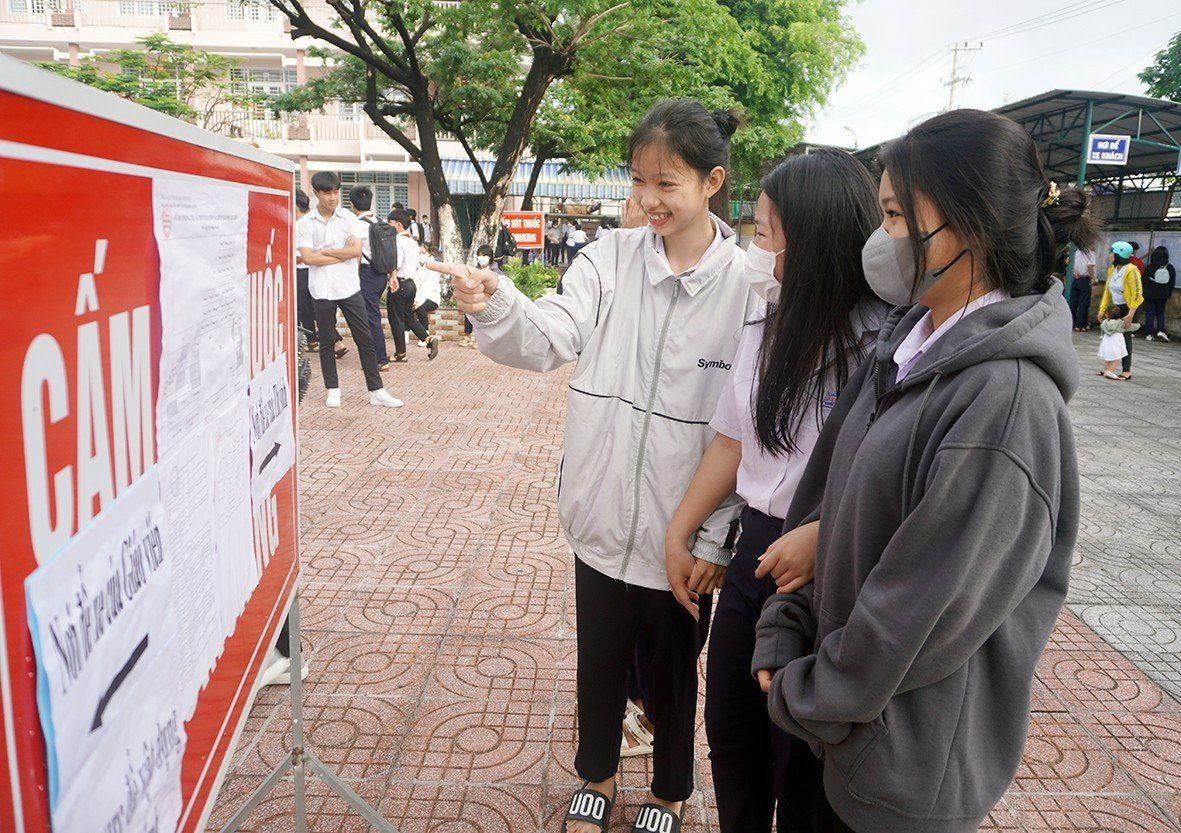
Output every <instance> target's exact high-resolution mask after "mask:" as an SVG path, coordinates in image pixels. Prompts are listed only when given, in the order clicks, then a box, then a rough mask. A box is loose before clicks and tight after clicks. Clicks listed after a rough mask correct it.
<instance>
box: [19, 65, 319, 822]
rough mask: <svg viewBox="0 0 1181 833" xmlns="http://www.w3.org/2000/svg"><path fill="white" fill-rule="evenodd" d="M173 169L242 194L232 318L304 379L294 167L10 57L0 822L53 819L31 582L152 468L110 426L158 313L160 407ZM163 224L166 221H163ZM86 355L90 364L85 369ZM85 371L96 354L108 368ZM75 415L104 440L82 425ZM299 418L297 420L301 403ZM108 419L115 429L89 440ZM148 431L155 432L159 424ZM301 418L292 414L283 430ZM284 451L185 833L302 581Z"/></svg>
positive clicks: (155, 392)
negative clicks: (299, 357) (164, 256)
mask: <svg viewBox="0 0 1181 833" xmlns="http://www.w3.org/2000/svg"><path fill="white" fill-rule="evenodd" d="M163 181H167V182H172V183H182V184H184V183H188V184H191V185H194V186H198V185H200V186H209V187H216V188H230V189H234V190H235V191H236V192H237V193H239V194H241V193H244V194H245V195H246V196H245V199H244V200H243V201H242V203H241V204H242V205H243V206H245V209H244V210H246V211H247V212H248V214H247V220H246V232H245V233H246V241H247V242H246V245H245V249H246V252H245V269H246V271H245V273H244V274H241V281H242V282H244V283H246V284H247V290H246V292H247V294H248V316H247V317H246V320H243V321H242V322H241V327H242V328H243V333H242V338H243V339H244V341H245V342H247V343H248V345H249V348H248V359H247V361H248V364H249V374H250V376H251V377H257V374H259V373H260V372H261V371H262V369H263V368H264V367H267V366H268V365H269V366H270V367H271V369H272V370H277V369H278V368H276V367H275V365H274V362H275V361H276V360H277V359H278V358H279V357H282V356H284V355H285V356H286V359H287V366H286V370H285V376H286V379H287V390H288V391H290V392H294V391H295V390H296V381H295V368H294V362H295V326H294V309H295V298H294V292H293V287H294V281H293V280H292V277H291V276H292V275H293V265H294V264H293V257H292V237H291V233H292V232H291V225H292V216H293V215H292V210H293V202H294V199H293V175H292V166H291V164H290V163H289V162H287V161H285V160H282V159H279V158H277V157H273V156H270V155H268V154H264V153H261V152H260V151H257V150H256V149H254V148H251V147H248V146H245V145H243V144H240V143H237V142H233V141H232V140H229V139H224V138H221V137H217V136H214V135H212V134H209V133H206V132H204V131H201V130H198V129H196V128H194V127H191V126H189V125H186V124H182V123H180V122H178V121H176V120H173V119H171V118H168V117H165V116H162V115H160V114H157V113H153V112H151V111H148V110H146V109H144V108H141V107H139V106H137V105H133V104H130V103H128V102H125V101H121V100H120V99H118V98H116V97H114V96H111V95H108V94H105V93H99V92H97V91H94V90H91V89H89V88H86V87H83V86H82V85H78V84H75V83H73V82H70V81H66V80H64V79H61V78H58V77H56V76H53V75H51V74H49V73H46V72H43V71H41V70H37V69H34V68H31V67H29V66H28V65H25V64H22V63H20V62H17V61H13V60H11V59H8V58H5V57H3V56H0V184H2V186H3V196H4V202H5V208H6V215H7V216H6V219H5V222H4V230H3V232H0V235H2V236H3V239H4V248H5V249H6V258H5V263H4V267H3V269H2V270H0V297H3V298H4V313H3V315H4V333H5V337H4V338H3V339H2V340H0V389H2V390H4V391H6V392H7V393H6V395H5V396H4V397H2V398H0V456H2V458H3V459H4V461H5V464H6V467H7V470H8V471H9V472H10V473H11V475H12V477H11V478H10V488H9V493H8V497H7V498H6V500H5V501H3V504H2V505H3V508H2V509H0V513H2V514H0V529H2V531H3V539H4V544H3V554H2V557H0V652H2V655H0V706H2V714H0V830H2V831H13V833H25V832H26V831H27V832H28V833H43V831H48V830H50V826H51V815H50V806H49V804H50V801H49V785H48V783H47V775H46V772H47V769H46V756H47V747H46V740H45V737H44V735H43V732H42V729H41V722H40V718H39V714H38V706H37V702H38V701H37V689H36V685H37V681H36V673H35V669H36V663H35V660H34V655H33V646H32V642H33V637H32V636H31V634H30V626H29V621H28V618H27V609H26V588H25V580H26V578H27V577H28V576H29V575H30V573H32V572H33V571H34V570H35V569H36V568H37V567H38V566H39V565H44V564H45V563H46V562H47V561H49V560H51V559H52V558H53V557H54V554H55V552H60V551H61V548H62V547H64V546H65V545H66V544H68V542H69V541H70V540H73V539H74V537H75V536H77V535H78V534H79V533H81V532H83V531H84V529H85V527H86V525H87V524H88V523H96V522H97V521H98V520H101V518H102V517H103V512H104V511H105V510H106V509H107V505H108V503H112V502H117V500H118V496H119V494H122V489H123V488H124V487H127V486H129V485H134V482H133V483H130V484H129V483H127V482H126V481H127V480H128V479H129V473H130V475H131V476H134V475H135V473H136V471H137V469H146V468H148V467H149V466H152V465H155V464H157V463H159V460H158V459H156V454H157V453H159V448H157V445H156V443H155V442H154V441H153V442H151V443H150V444H147V443H145V445H144V446H143V447H144V448H145V449H149V451H150V453H151V457H150V458H149V459H147V460H145V461H143V463H142V464H141V465H140V466H139V467H136V466H135V465H132V466H131V467H130V468H128V465H127V454H128V451H127V447H128V439H127V438H126V437H117V436H115V430H114V427H115V426H117V425H124V426H125V425H126V424H127V420H128V410H127V409H128V401H129V400H127V401H121V400H120V398H119V396H118V395H117V394H118V392H119V390H122V391H123V394H122V395H123V396H124V397H126V396H127V395H128V394H127V388H126V385H125V380H124V381H123V382H120V381H117V380H116V379H115V376H116V375H118V374H117V373H116V371H115V368H114V359H113V356H114V354H115V353H116V352H117V346H116V344H115V341H113V340H112V339H114V338H115V336H114V335H113V333H115V331H116V330H117V329H118V328H119V326H120V325H122V326H123V327H124V331H125V330H126V322H127V321H128V320H146V321H148V322H150V326H148V327H147V328H146V329H145V330H143V332H142V333H141V335H142V336H143V338H142V342H143V343H142V344H141V345H140V346H141V347H142V348H143V356H144V357H145V360H147V357H148V356H149V355H150V366H151V371H150V378H151V384H150V391H140V394H141V395H142V396H143V397H145V400H144V408H145V409H146V408H147V407H148V404H147V399H146V398H147V397H150V404H151V408H152V409H153V410H152V412H153V413H155V408H156V406H157V404H158V403H157V397H158V396H159V394H160V388H161V378H160V362H161V354H162V351H163V350H164V347H163V345H164V340H163V332H162V315H161V313H162V299H161V284H162V277H161V254H160V250H159V249H158V248H157V238H156V236H155V234H156V231H155V229H156V228H159V226H154V221H155V222H157V223H158V222H161V218H159V217H154V212H153V187H154V183H159V182H163ZM156 187H159V186H158V185H157V186H156ZM162 222H163V223H164V227H165V228H170V227H171V223H172V219H171V218H168V219H165V220H163V221H162ZM99 241H104V242H99ZM100 261H101V262H100ZM129 314H131V318H130V319H129V317H128V316H129ZM144 315H146V318H143V316H144ZM136 316H139V318H136ZM34 344H36V345H37V348H36V349H38V350H42V351H43V352H44V353H45V355H49V356H59V355H60V362H59V361H57V360H55V361H54V362H50V367H49V369H48V370H46V369H44V368H43V367H42V368H41V369H40V370H36V372H34V371H33V370H30V368H31V367H32V366H33V365H32V360H31V359H30V358H29V357H30V355H31V351H32V350H33V349H34ZM96 346H97V350H98V354H99V356H98V358H97V364H95V361H96V360H95V356H94V355H93V351H94V350H95V347H96ZM149 350H150V353H149ZM108 354H109V355H108ZM83 362H85V363H86V366H87V367H90V368H92V371H91V375H90V377H89V379H90V381H89V382H87V383H85V384H84V383H83V382H82V380H81V376H80V373H81V371H80V367H81V365H82V363H83ZM94 367H102V372H101V374H96V373H95V372H93V368H94ZM31 374H32V375H31ZM38 374H40V375H38ZM145 374H146V371H145ZM283 375H284V374H283V373H282V372H281V373H280V374H279V378H280V379H281V378H282V376H283ZM144 378H146V376H145V377H144ZM112 385H115V386H116V387H115V390H114V393H113V389H112ZM120 385H123V387H122V388H120V387H119V386H120ZM116 411H118V413H116ZM143 413H147V411H146V410H145V411H143ZM285 413H286V412H285ZM83 418H85V419H86V423H85V424H86V425H89V426H91V428H92V430H93V436H92V435H91V433H90V432H88V431H87V429H86V428H85V427H82V428H80V427H79V425H80V422H79V421H80V419H83ZM290 419H291V420H292V422H293V423H294V420H295V407H294V403H293V404H292V405H291V408H290ZM100 426H103V427H105V431H104V432H103V433H105V435H106V436H105V437H101V438H99V437H98V436H97V433H98V432H99V430H100V428H99V427H100ZM149 427H150V428H154V429H158V428H159V425H158V420H156V421H153V422H152V423H150V424H149ZM244 430H245V429H244ZM84 433H85V434H87V436H86V437H85V438H83V437H82V436H81V434H84ZM293 433H294V425H293V426H292V431H291V433H289V434H288V436H291V434H293ZM152 436H153V440H154V439H155V433H154V432H153V435H152ZM100 439H101V440H102V441H101V442H100V441H99V440H100ZM268 443H269V440H268ZM83 446H85V449H84V448H83ZM96 449H98V450H99V451H101V452H102V454H99V453H98V452H97V451H95V450H96ZM289 453H291V454H293V453H294V451H293V450H292V451H291V452H289ZM83 457H85V458H86V459H83ZM235 459H236V458H235ZM251 465H252V466H254V467H258V466H259V465H262V463H261V462H260V461H259V460H253V461H252V463H251ZM288 465H290V468H289V469H288V470H287V471H286V473H285V474H284V475H283V476H282V477H281V479H279V480H278V481H277V482H275V483H274V484H273V485H272V486H270V487H268V489H269V491H268V493H267V495H265V496H264V497H262V498H260V499H259V502H258V503H255V504H252V505H251V508H250V510H249V515H250V518H251V526H250V527H249V530H250V533H252V534H253V542H252V543H253V547H252V551H250V552H245V553H242V556H243V557H244V558H249V559H253V562H254V566H255V568H256V572H257V578H256V581H257V583H256V584H254V585H253V590H252V591H250V592H248V593H246V594H245V595H244V596H243V602H242V604H243V605H244V607H242V608H241V613H240V615H238V616H237V619H236V622H235V623H234V627H233V630H232V633H231V634H230V635H229V636H228V638H226V639H225V641H224V643H223V644H222V649H221V651H220V656H219V657H218V658H217V660H216V663H215V664H214V665H213V666H212V670H211V671H209V673H208V680H207V682H204V684H203V687H201V689H200V691H199V694H197V695H196V705H195V708H194V709H193V712H192V717H191V718H190V719H189V720H187V721H185V722H184V724H183V725H184V733H185V735H187V745H185V747H184V752H183V757H182V758H181V759H180V760H181V763H180V784H181V798H182V810H181V814H180V820H179V824H178V828H177V829H179V830H182V831H186V833H190V832H191V831H196V830H198V829H200V826H201V825H203V823H204V820H205V818H206V817H207V815H208V812H209V809H210V805H211V802H212V798H213V797H214V796H215V795H216V791H217V786H218V784H219V781H220V778H221V777H222V775H223V773H224V769H225V767H226V765H227V764H228V762H229V756H230V753H231V751H232V749H233V745H234V742H235V740H236V738H237V736H238V733H239V732H240V730H241V727H242V725H243V722H244V721H245V718H246V715H247V713H248V712H249V707H250V703H251V699H252V696H253V693H254V691H255V685H256V682H257V677H258V674H259V671H260V669H261V666H262V663H263V660H264V659H265V657H266V655H267V652H268V650H269V648H270V646H271V645H273V644H274V640H275V638H276V635H277V632H278V630H279V628H280V627H281V625H282V622H283V617H284V615H285V613H286V610H287V608H288V605H289V604H290V601H291V598H292V594H293V591H294V588H295V583H296V579H297V574H298V536H297V530H298V523H297V518H298V506H297V494H296V467H295V466H294V465H291V464H290V463H288ZM84 471H85V472H86V474H85V478H86V479H87V481H88V482H91V483H93V482H94V481H95V478H96V477H98V478H99V479H100V480H101V479H102V476H103V475H102V474H101V472H102V471H106V472H114V475H113V477H114V482H115V483H116V490H117V491H116V492H112V493H109V494H106V493H103V492H102V491H101V490H99V491H98V492H93V491H92V493H91V494H90V495H89V496H86V495H84V494H80V489H79V482H80V478H82V477H83V476H84V475H83V472H84ZM96 471H98V472H100V474H99V475H96V474H95V472H96ZM272 471H274V469H272ZM107 476H108V477H110V475H107ZM251 476H253V475H251ZM92 518H93V519H94V520H91V519H92Z"/></svg>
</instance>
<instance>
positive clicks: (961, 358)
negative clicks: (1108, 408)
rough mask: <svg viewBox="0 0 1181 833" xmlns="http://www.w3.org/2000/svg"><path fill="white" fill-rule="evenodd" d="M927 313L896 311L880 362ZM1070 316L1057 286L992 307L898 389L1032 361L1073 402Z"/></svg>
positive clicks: (951, 335) (969, 320)
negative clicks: (1002, 363) (977, 368)
mask: <svg viewBox="0 0 1181 833" xmlns="http://www.w3.org/2000/svg"><path fill="white" fill-rule="evenodd" d="M927 312H928V309H927V307H924V306H922V305H920V304H916V305H914V306H912V307H898V308H896V309H895V310H894V311H893V312H891V313H890V315H889V316H888V317H887V319H886V322H885V324H883V325H882V330H881V332H880V333H879V335H878V342H877V360H878V361H891V360H892V359H893V357H894V353H895V351H896V350H897V349H898V347H899V346H900V345H901V344H902V342H903V340H905V338H906V336H907V334H908V333H909V332H910V331H911V329H912V328H913V327H914V326H915V325H916V324H917V323H918V322H919V320H920V319H921V318H922V317H923V316H924V315H926V314H927ZM1071 323H1072V319H1071V315H1070V308H1069V307H1068V306H1067V304H1066V299H1065V298H1063V297H1062V286H1061V285H1060V284H1059V283H1058V282H1056V281H1055V282H1054V284H1053V285H1052V286H1051V287H1050V288H1049V289H1047V290H1046V291H1045V292H1044V293H1035V294H1033V295H1023V296H1021V297H1020V298H1010V299H1008V300H1005V301H999V302H997V303H995V304H989V305H988V306H986V307H983V308H982V309H979V310H976V311H975V312H973V313H972V314H971V315H969V316H967V317H966V318H964V319H963V320H962V321H960V322H958V323H957V324H956V325H955V326H953V327H952V328H951V329H950V330H948V331H947V333H946V334H945V335H944V336H943V337H942V338H940V339H939V341H937V342H935V344H934V346H933V347H932V348H931V350H930V352H929V353H927V354H926V355H924V356H923V358H922V359H921V360H920V363H919V365H918V366H917V367H916V368H915V369H914V370H913V371H912V372H911V373H910V375H908V376H907V377H906V378H905V379H904V380H903V381H902V383H901V384H900V385H899V388H900V389H901V388H909V387H913V386H915V385H921V384H924V383H925V382H928V381H930V379H931V378H932V377H933V376H935V375H936V374H938V375H940V376H948V375H950V374H952V373H956V372H958V371H960V370H963V369H965V368H967V367H971V366H973V365H977V364H982V363H984V362H988V361H995V360H999V359H1028V360H1029V361H1032V362H1033V363H1034V364H1036V365H1037V366H1038V367H1040V368H1041V369H1042V370H1043V371H1045V373H1046V374H1047V375H1048V376H1049V377H1050V378H1051V379H1053V380H1054V384H1055V385H1057V386H1058V390H1059V391H1060V392H1061V393H1062V398H1063V399H1064V400H1066V401H1068V402H1069V401H1070V398H1071V396H1073V395H1074V392H1075V390H1077V389H1078V386H1079V379H1080V374H1079V364H1078V357H1077V355H1076V354H1075V352H1074V346H1073V344H1072V343H1071V338H1070V332H1071Z"/></svg>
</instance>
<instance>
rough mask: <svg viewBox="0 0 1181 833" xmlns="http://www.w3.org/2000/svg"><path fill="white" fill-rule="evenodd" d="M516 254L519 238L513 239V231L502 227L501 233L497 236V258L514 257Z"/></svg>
mask: <svg viewBox="0 0 1181 833" xmlns="http://www.w3.org/2000/svg"><path fill="white" fill-rule="evenodd" d="M516 253H517V238H515V237H513V234H512V232H511V231H509V230H508V229H507V228H505V227H504V226H501V227H500V233H499V234H497V235H496V257H497V258H502V257H512V256H513V255H515V254H516Z"/></svg>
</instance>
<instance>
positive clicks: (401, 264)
mask: <svg viewBox="0 0 1181 833" xmlns="http://www.w3.org/2000/svg"><path fill="white" fill-rule="evenodd" d="M312 191H313V193H314V194H315V197H316V205H315V206H314V207H313V206H311V204H310V200H308V198H307V195H306V194H304V193H303V191H302V190H301V191H298V192H297V193H296V225H295V236H296V241H295V246H296V252H297V269H296V275H297V293H298V298H297V304H298V312H299V325H300V327H301V328H302V329H304V330H305V331H306V332H307V333H308V340H309V349H313V350H316V351H317V352H318V353H319V355H320V370H321V373H322V375H323V377H324V387H325V388H327V390H328V395H327V399H326V400H325V404H326V405H327V406H328V407H330V408H338V407H340V405H341V393H340V384H339V381H338V376H337V372H336V360H337V359H338V358H341V357H342V356H343V355H344V354H345V353H346V352H347V351H346V349H345V348H343V347H338V346H337V344H338V343H339V342H340V340H341V339H340V335H339V334H338V333H337V330H336V316H337V311H338V310H339V311H340V313H341V314H342V315H343V316H344V319H345V323H346V324H347V325H348V328H349V333H350V335H351V336H352V338H353V343H354V344H355V345H356V348H357V356H358V358H359V359H360V362H361V369H362V370H363V371H364V373H365V384H366V387H367V388H368V389H369V401H370V403H371V404H373V405H383V406H386V407H393V408H396V407H401V405H402V401H401V400H399V399H397V398H395V397H394V396H392V395H391V394H390V393H389V392H388V391H387V390H386V389H385V387H384V385H383V383H382V380H381V374H382V373H384V372H386V371H387V370H389V367H390V363H391V361H390V357H389V353H388V351H387V348H386V341H385V335H384V328H383V326H382V321H381V306H382V301H383V299H384V302H385V308H386V315H387V317H388V320H389V325H390V331H391V334H392V336H393V339H394V356H393V361H394V362H404V361H406V331H407V330H409V331H410V332H412V333H413V334H414V335H415V336H416V337H417V338H418V339H419V343H420V344H421V345H422V346H423V347H425V348H426V349H427V356H428V358H429V359H434V358H435V357H436V356H437V355H438V352H439V338H438V337H437V336H432V335H431V334H430V332H429V326H430V314H431V313H432V312H434V311H435V310H437V309H438V308H439V304H440V302H441V297H440V296H441V289H440V282H439V278H438V274H437V273H435V272H432V271H430V270H428V269H426V268H425V266H426V264H427V263H429V262H430V261H431V260H433V259H434V254H433V253H432V252H431V249H430V246H429V245H428V244H427V243H426V242H423V241H421V240H419V239H416V238H415V237H414V236H413V235H412V232H411V229H412V228H414V227H415V226H417V227H418V229H419V230H420V231H419V234H421V228H422V226H421V225H418V224H417V222H416V220H415V218H414V216H413V215H412V214H411V213H410V212H408V211H407V210H406V209H405V208H403V207H402V206H400V205H395V207H394V209H393V210H392V211H391V212H390V213H389V216H388V218H386V220H382V219H381V218H379V217H377V216H375V215H374V213H373V211H372V210H371V209H372V207H373V190H372V189H371V188H369V187H368V186H365V185H359V186H356V187H354V188H353V189H352V190H351V191H350V192H349V205H350V207H351V210H348V209H345V207H344V206H343V205H341V194H340V178H339V177H338V176H337V175H336V174H335V173H332V172H331V171H319V172H317V173H316V174H314V175H313V176H312Z"/></svg>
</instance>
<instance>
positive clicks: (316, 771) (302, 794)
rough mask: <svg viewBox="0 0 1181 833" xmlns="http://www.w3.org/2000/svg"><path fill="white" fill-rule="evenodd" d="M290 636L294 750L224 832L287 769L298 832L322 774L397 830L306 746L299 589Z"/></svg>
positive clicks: (380, 825)
mask: <svg viewBox="0 0 1181 833" xmlns="http://www.w3.org/2000/svg"><path fill="white" fill-rule="evenodd" d="M290 625H291V627H290V630H289V633H290V637H291V734H292V738H291V741H292V743H291V751H290V752H289V753H287V757H286V758H284V759H283V761H282V763H280V764H279V765H278V766H277V767H276V768H275V771H274V772H272V773H271V774H270V775H268V776H267V779H266V780H265V781H263V782H262V784H261V785H260V786H259V788H258V789H257V790H255V791H254V792H253V793H252V794H251V796H250V798H248V799H247V800H246V803H245V804H243V805H242V808H241V809H240V810H238V812H237V813H235V814H234V817H233V818H232V819H230V820H229V821H228V822H227V823H226V826H225V827H223V828H222V829H221V833H236V831H237V830H238V828H240V827H241V826H242V824H243V823H244V822H245V821H246V819H248V818H249V817H250V814H251V813H253V812H254V808H255V807H257V806H258V805H259V804H261V803H262V800H263V799H264V798H266V797H267V796H268V795H270V793H271V791H272V790H274V789H275V787H276V786H278V784H279V782H280V781H282V780H283V779H284V778H285V777H286V775H287V773H288V772H291V773H292V774H293V776H294V782H295V833H307V829H308V817H307V816H308V810H307V786H306V781H307V777H308V775H309V774H310V775H311V776H312V777H313V778H317V777H318V778H319V779H320V780H321V781H323V782H324V783H325V784H327V785H328V788H329V789H330V790H332V791H333V792H334V793H336V794H337V795H338V796H340V797H341V798H343V799H344V800H345V801H347V802H348V803H349V805H350V806H351V807H352V808H353V810H355V811H356V812H357V815H359V816H361V818H363V819H365V821H367V822H369V824H371V825H373V827H374V829H375V830H377V831H379V833H398V831H397V829H396V828H395V827H394V826H393V825H392V824H390V823H389V822H388V821H386V820H385V819H384V818H382V817H381V816H380V815H379V814H378V812H377V811H376V810H374V809H373V808H372V807H370V806H369V805H368V804H366V803H365V799H363V798H361V796H359V795H357V793H355V792H354V791H353V790H352V788H350V787H349V785H348V784H346V783H345V782H344V781H341V780H340V776H338V775H337V774H336V773H335V772H333V771H332V770H331V769H329V768H328V767H327V766H326V765H325V764H324V762H323V761H321V760H320V759H319V758H317V757H316V756H315V754H313V753H312V752H311V751H309V750H308V749H306V748H305V747H304V737H303V682H302V680H300V670H301V669H302V668H303V648H302V646H301V645H300V642H299V590H296V591H295V595H294V596H293V597H292V599H291V613H290Z"/></svg>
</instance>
